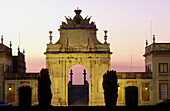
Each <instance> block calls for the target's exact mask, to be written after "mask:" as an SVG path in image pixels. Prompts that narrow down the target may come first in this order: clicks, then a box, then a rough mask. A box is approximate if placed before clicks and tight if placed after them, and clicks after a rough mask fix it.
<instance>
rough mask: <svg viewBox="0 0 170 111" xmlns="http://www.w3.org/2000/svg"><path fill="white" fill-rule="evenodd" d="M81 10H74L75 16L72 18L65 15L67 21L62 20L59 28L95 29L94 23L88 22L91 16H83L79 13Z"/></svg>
mask: <svg viewBox="0 0 170 111" xmlns="http://www.w3.org/2000/svg"><path fill="white" fill-rule="evenodd" d="M81 11H82V10H79V9H77V10H74V12H75V13H76V15H75V17H74V18H73V19H72V18H70V17H66V16H65V18H66V21H67V22H62V25H60V29H96V25H95V23H94V22H93V21H92V22H90V18H91V17H88V16H87V17H86V18H84V19H83V17H82V16H81V15H80V13H81Z"/></svg>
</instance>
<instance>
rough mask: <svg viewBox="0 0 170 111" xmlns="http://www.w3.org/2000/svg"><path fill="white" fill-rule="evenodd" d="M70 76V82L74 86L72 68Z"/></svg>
mask: <svg viewBox="0 0 170 111" xmlns="http://www.w3.org/2000/svg"><path fill="white" fill-rule="evenodd" d="M70 78H71V80H70V83H71V86H72V85H73V70H72V69H71V70H70Z"/></svg>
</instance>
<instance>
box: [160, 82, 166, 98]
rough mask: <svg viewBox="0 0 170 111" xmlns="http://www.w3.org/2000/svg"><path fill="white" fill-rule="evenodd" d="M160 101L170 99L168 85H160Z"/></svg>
mask: <svg viewBox="0 0 170 111" xmlns="http://www.w3.org/2000/svg"><path fill="white" fill-rule="evenodd" d="M159 99H168V83H160V84H159Z"/></svg>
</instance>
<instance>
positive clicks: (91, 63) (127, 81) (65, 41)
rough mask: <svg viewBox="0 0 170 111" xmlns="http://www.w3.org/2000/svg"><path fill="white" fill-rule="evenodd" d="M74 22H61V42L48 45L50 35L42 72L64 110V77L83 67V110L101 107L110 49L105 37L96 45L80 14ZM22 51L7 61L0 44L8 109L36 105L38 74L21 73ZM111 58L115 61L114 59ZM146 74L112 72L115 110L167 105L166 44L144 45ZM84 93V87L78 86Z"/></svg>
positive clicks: (169, 47)
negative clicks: (115, 80)
mask: <svg viewBox="0 0 170 111" xmlns="http://www.w3.org/2000/svg"><path fill="white" fill-rule="evenodd" d="M74 12H75V16H74V17H73V19H72V18H70V17H66V22H62V24H61V26H60V29H59V32H60V38H59V40H58V41H57V42H53V40H52V39H53V36H52V31H50V32H49V34H50V36H49V40H50V42H49V43H48V44H47V49H46V52H45V53H44V54H45V55H46V67H47V69H48V70H49V75H50V79H51V83H52V84H51V91H52V101H51V105H53V106H68V105H69V101H70V100H69V96H68V95H69V93H68V92H69V89H74V88H76V87H80V86H73V87H72V88H70V86H72V79H71V81H70V82H69V84H68V76H70V77H71V78H72V75H74V74H73V73H74V71H73V72H72V71H71V72H69V71H70V69H71V67H72V66H73V65H76V64H80V65H83V66H85V67H86V69H87V71H85V70H84V73H82V74H84V81H85V80H86V72H88V74H89V77H88V78H89V81H88V83H87V82H84V84H85V85H86V89H87V88H88V99H87V100H88V102H87V105H88V106H103V105H105V103H104V94H103V87H102V82H103V75H104V73H106V72H107V70H110V66H111V57H110V56H111V54H112V52H111V51H110V43H108V42H107V31H104V33H105V35H104V40H105V42H104V43H101V42H100V41H98V39H97V34H96V33H97V30H98V29H97V28H96V25H95V22H93V21H92V22H91V21H90V17H85V18H83V17H82V16H81V12H82V10H80V9H77V10H75V11H74ZM24 53H25V51H23V53H22V52H20V49H19V48H18V55H17V56H13V55H12V43H11V42H10V46H9V47H8V46H6V45H5V44H3V36H2V37H1V43H0V100H2V101H7V102H8V103H11V104H12V105H13V106H18V105H20V106H34V105H37V104H38V91H37V88H38V80H37V79H38V76H39V73H26V66H25V64H26V63H25V54H24ZM113 56H114V55H113ZM141 56H142V55H141ZM143 56H144V57H145V66H146V67H145V72H117V77H118V84H119V87H118V100H117V105H118V106H125V105H127V104H132V103H135V104H137V105H155V104H156V103H159V102H161V101H163V100H166V99H170V43H157V42H155V36H153V43H151V44H150V45H149V44H148V42H147V41H146V47H145V53H144V55H143ZM81 87H84V86H81Z"/></svg>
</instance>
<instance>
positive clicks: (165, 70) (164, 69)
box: [159, 63, 168, 73]
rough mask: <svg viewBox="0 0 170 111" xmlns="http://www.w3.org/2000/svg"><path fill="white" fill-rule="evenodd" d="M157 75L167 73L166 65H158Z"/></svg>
mask: <svg viewBox="0 0 170 111" xmlns="http://www.w3.org/2000/svg"><path fill="white" fill-rule="evenodd" d="M159 73H168V63H159Z"/></svg>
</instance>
